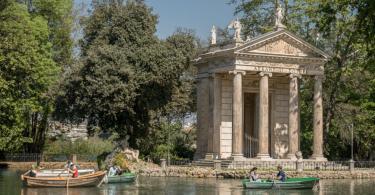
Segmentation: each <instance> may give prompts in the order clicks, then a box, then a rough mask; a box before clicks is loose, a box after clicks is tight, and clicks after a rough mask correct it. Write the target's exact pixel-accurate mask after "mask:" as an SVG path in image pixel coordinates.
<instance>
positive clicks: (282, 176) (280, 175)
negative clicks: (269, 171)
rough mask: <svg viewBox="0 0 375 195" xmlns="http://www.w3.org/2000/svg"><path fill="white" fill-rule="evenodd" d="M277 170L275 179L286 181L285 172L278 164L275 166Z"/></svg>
mask: <svg viewBox="0 0 375 195" xmlns="http://www.w3.org/2000/svg"><path fill="white" fill-rule="evenodd" d="M277 170H278V171H279V172H278V173H277V179H278V180H279V181H282V182H285V181H286V174H285V172H284V170H283V167H282V166H281V165H278V166H277Z"/></svg>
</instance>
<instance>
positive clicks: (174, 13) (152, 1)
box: [146, 0, 235, 40]
mask: <svg viewBox="0 0 375 195" xmlns="http://www.w3.org/2000/svg"><path fill="white" fill-rule="evenodd" d="M228 2H229V0H146V4H148V5H149V6H151V7H152V8H153V11H154V13H155V14H158V15H159V24H158V32H157V35H158V36H159V37H160V38H165V37H167V36H168V35H171V34H172V33H173V32H174V31H175V30H176V28H178V27H183V28H190V29H193V30H195V32H196V33H197V35H198V37H200V38H201V39H204V40H206V39H207V38H208V37H209V35H210V30H211V27H212V25H216V26H220V27H225V26H227V25H228V24H229V22H230V21H231V20H232V19H234V18H235V16H234V15H233V13H234V6H233V5H229V4H228Z"/></svg>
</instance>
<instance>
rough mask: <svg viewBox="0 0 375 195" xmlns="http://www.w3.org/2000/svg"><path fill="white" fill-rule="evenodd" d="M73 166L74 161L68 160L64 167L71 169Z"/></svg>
mask: <svg viewBox="0 0 375 195" xmlns="http://www.w3.org/2000/svg"><path fill="white" fill-rule="evenodd" d="M72 166H73V163H72V161H70V160H68V161H66V164H65V166H64V168H65V169H71V168H72Z"/></svg>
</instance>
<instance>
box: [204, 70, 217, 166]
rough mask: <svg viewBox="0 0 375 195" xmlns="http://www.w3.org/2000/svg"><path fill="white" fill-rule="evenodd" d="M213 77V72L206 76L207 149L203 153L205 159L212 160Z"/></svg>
mask: <svg viewBox="0 0 375 195" xmlns="http://www.w3.org/2000/svg"><path fill="white" fill-rule="evenodd" d="M214 77H215V73H210V75H209V77H208V82H209V84H208V85H209V87H208V104H209V106H208V108H209V110H208V121H207V123H208V130H207V135H206V136H207V150H206V154H205V157H204V158H205V159H206V160H212V159H213V158H214V154H213V141H214V101H215V97H214V92H215V87H214Z"/></svg>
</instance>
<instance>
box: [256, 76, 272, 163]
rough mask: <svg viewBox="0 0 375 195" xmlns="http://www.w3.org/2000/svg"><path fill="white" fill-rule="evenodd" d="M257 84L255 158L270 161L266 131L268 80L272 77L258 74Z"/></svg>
mask: <svg viewBox="0 0 375 195" xmlns="http://www.w3.org/2000/svg"><path fill="white" fill-rule="evenodd" d="M259 76H260V84H259V134H258V135H259V141H258V143H259V153H258V155H257V158H260V159H264V160H266V159H270V158H271V157H270V155H269V153H268V131H269V125H268V123H269V100H268V97H269V93H268V78H269V77H271V76H272V73H269V72H260V73H259Z"/></svg>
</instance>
